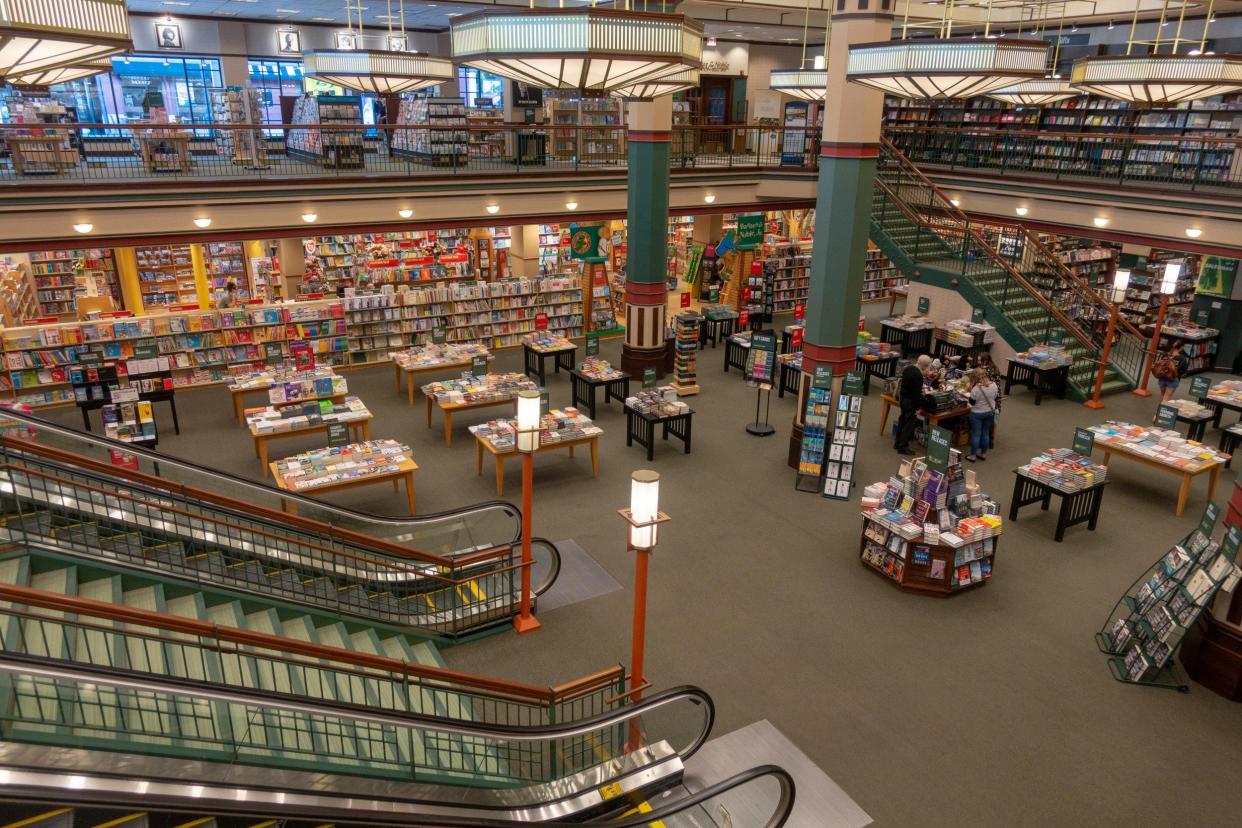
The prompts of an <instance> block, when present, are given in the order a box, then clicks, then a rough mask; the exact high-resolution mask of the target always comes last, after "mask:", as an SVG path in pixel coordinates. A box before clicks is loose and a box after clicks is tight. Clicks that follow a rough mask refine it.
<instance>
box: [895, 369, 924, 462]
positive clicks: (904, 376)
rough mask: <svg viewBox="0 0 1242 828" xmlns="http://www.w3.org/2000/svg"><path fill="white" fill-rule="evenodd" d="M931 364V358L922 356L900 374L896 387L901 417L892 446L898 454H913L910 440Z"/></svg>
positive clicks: (916, 421)
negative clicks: (924, 382)
mask: <svg viewBox="0 0 1242 828" xmlns="http://www.w3.org/2000/svg"><path fill="white" fill-rule="evenodd" d="M931 364H932V358H931V357H929V356H928V355H927V354H923V355H922V356H920V357H919V358H918V359H917V360H916V361H915V362H912V363H910V364H909V365H907V366H906V367H905V370H903V371H902V372H901V382H900V384H899V385H898V387H897V388H898V394H899V396H900V399H899V403H900V404H901V416H900V417H898V418H897V439H896V441H895V442H894V444H893V448H895V449H897V453H898V454H914V452H913V451H911V450H910V440H911V439H912V438H913V437H914V427H915V426H916V425H917V424H918V418H919V410H920V409H921V408H922V407H923V377H924V375H925V374H926V373H927V370H928V369H929V368H931Z"/></svg>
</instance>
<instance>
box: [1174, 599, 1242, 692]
mask: <svg viewBox="0 0 1242 828" xmlns="http://www.w3.org/2000/svg"><path fill="white" fill-rule="evenodd" d="M1205 621H1206V623H1204V624H1196V625H1195V626H1194V628H1192V629H1191V630H1190V631H1189V632H1187V633H1186V640H1185V642H1184V643H1183V644H1182V649H1181V653H1180V655H1181V659H1182V666H1183V667H1185V668H1186V673H1187V674H1188V675H1189V676H1190V677H1191V678H1192V679H1194V680H1195V681H1197V682H1198V683H1199V684H1202V685H1203V686H1204V687H1206V688H1208V689H1209V690H1211V691H1212V692H1214V693H1218V694H1220V695H1222V696H1224V697H1225V698H1227V699H1229V700H1230V701H1235V702H1242V635H1240V634H1238V633H1237V632H1236V631H1234V630H1232V629H1230V628H1229V627H1228V626H1226V625H1224V624H1222V623H1221V622H1220V621H1218V620H1217V619H1216V618H1215V617H1213V616H1211V615H1207V617H1206V618H1205Z"/></svg>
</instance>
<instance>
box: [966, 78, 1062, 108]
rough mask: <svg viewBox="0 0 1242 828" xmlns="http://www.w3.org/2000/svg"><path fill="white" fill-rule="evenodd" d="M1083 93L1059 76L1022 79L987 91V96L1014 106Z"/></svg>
mask: <svg viewBox="0 0 1242 828" xmlns="http://www.w3.org/2000/svg"><path fill="white" fill-rule="evenodd" d="M1082 94H1084V93H1083V91H1082V90H1081V89H1076V88H1075V87H1074V86H1073V85H1072V84H1070V82H1069V81H1067V80H1062V79H1060V78H1043V79H1042V80H1029V81H1022V83H1015V84H1014V85H1013V86H1002V87H1001V88H1000V89H995V90H993V91H991V92H989V93H988V97H989V98H995V99H996V100H998V101H1004V102H1005V103H1007V104H1013V105H1014V106H1042V105H1044V104H1050V103H1055V102H1056V101H1063V100H1066V99H1067V98H1075V97H1078V96H1079V95H1082Z"/></svg>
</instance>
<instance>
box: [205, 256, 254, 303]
mask: <svg viewBox="0 0 1242 828" xmlns="http://www.w3.org/2000/svg"><path fill="white" fill-rule="evenodd" d="M203 253H204V255H205V258H206V264H207V283H208V285H209V286H210V288H211V295H212V297H213V298H217V299H218V298H219V297H221V296H223V295H224V286H225V285H226V284H228V282H229V281H230V280H232V281H233V283H234V284H236V285H237V299H238V300H239V301H242V302H245V301H248V300H249V299H250V298H251V290H250V274H249V271H248V270H247V268H246V251H245V249H244V248H243V247H242V243H241V242H231V241H226V242H207V243H205V244H204V245H203Z"/></svg>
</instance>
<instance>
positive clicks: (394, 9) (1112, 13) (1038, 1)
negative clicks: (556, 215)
mask: <svg viewBox="0 0 1242 828" xmlns="http://www.w3.org/2000/svg"><path fill="white" fill-rule="evenodd" d="M346 2H347V0H127V5H128V6H129V9H130V10H131V11H135V12H147V13H155V14H170V15H173V16H176V15H200V16H217V17H226V18H227V17H233V18H239V19H241V18H245V19H251V20H272V21H278V22H287V23H319V24H323V25H334V24H335V25H340V26H343V25H344V24H345V4H346ZM348 2H351V3H353V4H354V6H355V7H361V9H362V17H363V20H364V21H365V23H366V24H367V25H369V26H375V27H381V28H386V27H387V26H388V24H389V22H390V18H389V17H388V15H389V7H390V5H391V14H392V15H393V16H394V17H396V16H397V15H398V10H399V8H400V0H391V3H390V0H348ZM561 2H562V0H537V5H539V6H551V5H557V4H558V3H561ZM622 2H623V0H597V3H596V5H599V6H604V7H609V6H620V5H622ZM640 2H642V0H634V6H635V7H641V5H640ZM1136 2H1137V3H1138V5H1139V9H1140V17H1141V18H1145V19H1155V18H1158V17H1159V15H1160V10H1161V7H1162V5H1163V3H1164V2H1165V0H991V6H992V19H993V20H994V21H997V22H1002V23H1004V22H1008V23H1018V22H1021V21H1030V20H1032V19H1039V18H1041V17H1048V18H1052V19H1056V18H1059V17H1060V16H1061V14H1062V11H1064V14H1065V19H1066V20H1074V21H1076V22H1080V23H1089V22H1108V21H1115V22H1117V23H1118V24H1121V23H1124V22H1127V21H1129V20H1130V18H1131V16H1132V15H1133V13H1134V8H1135V3H1136ZM1168 2H1169V5H1170V6H1171V7H1172V8H1173V10H1174V13H1175V14H1176V13H1177V11H1179V10H1180V8H1181V6H1182V5H1183V3H1184V4H1185V6H1186V17H1187V19H1191V18H1194V17H1199V18H1202V17H1203V15H1204V13H1205V12H1206V10H1207V0H1168ZM831 3H832V0H668V2H667V8H668V10H669V11H672V10H673V9H674V7H676V10H677V11H680V12H683V13H685V14H687V15H689V16H690V17H693V18H696V19H698V20H701V21H703V22H704V24H705V31H706V32H707V34H709V35H715V36H716V37H729V38H737V39H744V40H750V41H756V42H766V43H790V44H800V43H801V42H802V31H803V22H804V19H807V20H808V22H809V29H810V31H809V32H808V39H809V40H810V42H811V43H813V44H814V43H819V42H821V41H822V39H823V26H824V20H825V14H824V12H823V9H824V8H825V7H828V6H831ZM528 4H529V0H473V2H438V0H437V2H431V3H429V2H424V0H405V25H406V27H407V28H412V29H435V30H443V29H447V28H448V26H449V23H450V20H451V18H452V17H454V16H457V15H460V14H468V13H469V12H472V11H477V10H479V9H482V8H492V7H497V6H499V7H508V8H514V9H521V8H525V7H527V6H528ZM563 4H564V5H565V6H588V5H590V4H591V0H563ZM988 5H989V3H988V0H957V2H956V10H955V12H954V19H955V20H956V21H960V23H959V24H956V25H955V29H957V30H962V31H963V32H966V31H970V29H971V28H972V27H971V25H970V23H972V22H973V23H976V24H980V23H982V22H983V20H984V18H985V16H986V10H987V7H988ZM664 6H665V3H664V2H662V0H649V2H648V4H647V7H648V8H650V9H651V10H652V11H655V10H657V9H660V8H663V7H664ZM1213 8H1214V10H1215V11H1216V12H1217V13H1218V14H1222V15H1224V14H1242V0H1214V6H1213ZM808 10H809V18H808V17H807V15H808ZM896 10H897V21H896V22H897V23H898V24H900V22H901V20H902V18H903V16H904V14H905V12H906V2H905V0H897V3H896ZM943 10H944V0H909V17H910V20H911V22H914V21H923V22H925V21H929V20H939V19H940V18H941V16H942V14H943ZM394 22H395V21H394Z"/></svg>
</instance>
